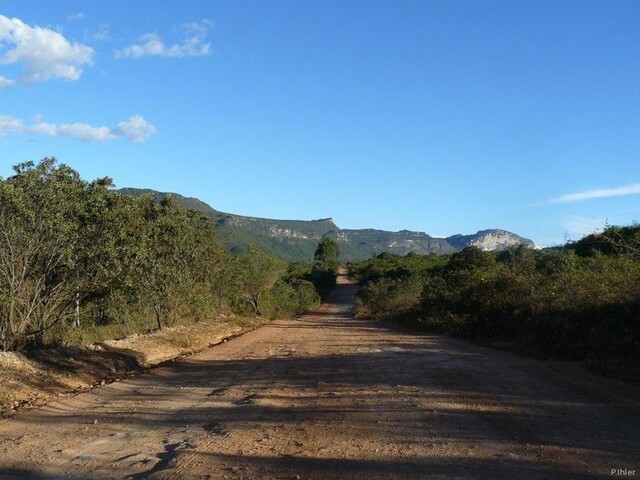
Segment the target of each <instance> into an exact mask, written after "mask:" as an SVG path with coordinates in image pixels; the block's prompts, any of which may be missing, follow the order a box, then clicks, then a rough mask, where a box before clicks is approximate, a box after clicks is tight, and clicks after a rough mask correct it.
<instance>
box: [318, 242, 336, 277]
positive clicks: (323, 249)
mask: <svg viewBox="0 0 640 480" xmlns="http://www.w3.org/2000/svg"><path fill="white" fill-rule="evenodd" d="M313 267H314V270H319V271H324V272H333V273H334V274H336V273H337V272H338V268H339V267H340V247H338V242H336V241H335V240H334V239H332V238H329V237H324V238H323V239H322V240H320V243H318V246H317V248H316V252H315V254H314V255H313Z"/></svg>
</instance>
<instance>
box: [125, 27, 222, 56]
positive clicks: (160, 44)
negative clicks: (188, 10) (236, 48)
mask: <svg viewBox="0 0 640 480" xmlns="http://www.w3.org/2000/svg"><path fill="white" fill-rule="evenodd" d="M212 27H213V23H212V22H210V21H209V20H206V19H205V20H202V21H201V22H194V23H185V24H182V25H180V27H179V30H180V31H181V32H182V34H183V38H182V40H181V41H180V42H178V43H175V44H173V45H166V44H165V43H164V41H163V40H162V37H160V35H158V34H157V33H147V34H145V35H142V36H141V37H140V38H139V43H136V44H133V45H130V46H128V47H125V48H123V49H122V50H117V51H116V52H115V57H116V58H140V57H147V56H158V57H170V58H183V57H201V56H203V55H209V54H210V53H211V44H210V43H204V41H205V40H206V38H207V34H208V32H209V30H210V29H211V28H212Z"/></svg>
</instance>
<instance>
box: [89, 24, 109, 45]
mask: <svg viewBox="0 0 640 480" xmlns="http://www.w3.org/2000/svg"><path fill="white" fill-rule="evenodd" d="M84 38H85V40H93V41H94V42H110V41H111V40H112V38H111V30H110V28H109V25H100V26H99V27H98V30H96V31H95V32H91V31H90V30H85V31H84Z"/></svg>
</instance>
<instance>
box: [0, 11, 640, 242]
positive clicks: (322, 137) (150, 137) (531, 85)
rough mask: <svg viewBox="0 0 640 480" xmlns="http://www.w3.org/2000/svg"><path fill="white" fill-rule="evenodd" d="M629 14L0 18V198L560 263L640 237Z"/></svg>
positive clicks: (637, 60) (636, 96)
mask: <svg viewBox="0 0 640 480" xmlns="http://www.w3.org/2000/svg"><path fill="white" fill-rule="evenodd" d="M638 25H640V3H639V2H637V1H628V2H623V1H601V2H590V1H586V0H580V1H562V2H557V1H553V2H544V1H535V2H534V1H530V2H520V1H499V2H489V1H485V2H477V1H470V2H464V1H453V0H452V1H444V2H430V1H426V0H424V1H383V2H380V1H344V0H340V1H338V0H336V1H320V2H310V1H309V2H307V1H283V0H278V1H255V2H252V1H218V2H204V1H197V0H193V1H189V0H183V1H164V2H159V1H154V2H152V1H146V0H136V1H135V2H130V1H129V2H125V1H118V0H113V1H109V2H105V1H101V2H98V1H64V0H57V1H56V2H42V1H32V0H5V1H4V2H2V5H1V6H0V159H1V163H0V176H8V175H10V174H11V168H10V167H11V165H13V164H16V163H19V162H23V161H26V160H35V161H37V160H39V159H41V158H43V157H47V156H55V157H57V158H58V159H59V160H60V161H61V162H64V163H66V164H68V165H70V166H72V167H73V168H75V169H77V170H78V171H79V172H80V173H81V174H82V176H83V177H85V178H87V179H93V178H96V177H100V176H111V177H112V178H114V180H115V182H116V184H117V186H120V187H124V186H135V187H147V188H154V189H157V190H162V191H173V192H178V193H181V194H183V195H186V196H194V197H198V198H200V199H202V200H204V201H206V202H208V203H209V204H211V205H212V206H213V207H214V208H216V209H219V210H222V211H228V212H233V213H239V214H244V215H253V216H263V217H271V218H289V219H314V218H323V217H329V216H331V217H333V218H334V220H335V222H336V223H337V224H338V225H339V226H340V227H343V228H364V227H371V228H380V229H387V230H399V229H404V228H406V229H410V230H419V231H426V232H427V233H429V234H432V235H451V234H454V233H473V232H475V231H476V230H479V229H483V228H504V229H507V230H510V231H513V232H516V233H518V234H520V235H524V236H526V237H529V238H532V239H533V240H534V241H536V242H537V243H538V244H543V245H552V244H558V243H562V242H563V241H564V239H565V238H572V239H576V238H579V237H580V236H581V235H582V234H584V233H587V232H590V231H592V230H593V229H595V228H599V227H602V226H603V225H604V224H605V222H608V223H610V224H625V223H630V222H632V221H634V220H635V219H640V201H639V200H640V55H639V54H638V52H639V51H640V28H638Z"/></svg>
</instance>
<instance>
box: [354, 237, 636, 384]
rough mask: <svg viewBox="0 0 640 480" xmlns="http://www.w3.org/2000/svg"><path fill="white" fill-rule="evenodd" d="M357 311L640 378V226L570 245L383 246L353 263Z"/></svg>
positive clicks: (584, 239) (608, 372) (357, 312)
mask: <svg viewBox="0 0 640 480" xmlns="http://www.w3.org/2000/svg"><path fill="white" fill-rule="evenodd" d="M351 271H352V274H353V275H354V276H355V277H356V278H357V279H359V280H360V282H361V283H362V285H363V286H362V288H361V289H360V291H359V293H358V296H357V299H356V315H358V316H362V317H374V318H380V319H396V320H404V321H407V322H410V323H413V324H416V325H421V326H423V327H424V328H426V329H428V330H430V331H434V332H441V333H447V334H450V335H452V336H457V337H463V338H469V339H474V340H478V341H481V342H489V343H492V344H503V345H505V346H508V347H510V348H516V349H518V350H520V351H525V352H528V353H533V354H536V355H544V356H551V357H556V358H564V359H580V360H587V361H588V363H589V364H590V365H591V366H592V367H593V368H597V369H599V370H600V371H601V372H603V373H607V374H611V375H614V376H626V377H636V378H637V375H638V365H640V226H637V225H634V226H628V227H608V228H607V229H606V230H604V231H603V232H602V233H598V234H593V235H589V236H587V237H585V238H583V239H582V240H580V241H578V242H574V243H568V244H566V245H565V246H564V247H560V248H551V249H543V250H534V249H532V248H528V247H525V246H517V247H512V248H510V249H508V250H506V251H501V252H484V251H481V250H479V249H478V248H475V247H468V248H466V249H464V250H463V251H462V252H459V253H455V254H452V255H446V256H436V255H428V256H421V255H415V254H409V255H407V256H404V257H400V256H397V255H392V254H387V253H383V254H381V255H378V256H377V257H374V258H372V259H370V260H367V261H363V262H358V263H354V264H352V265H351Z"/></svg>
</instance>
